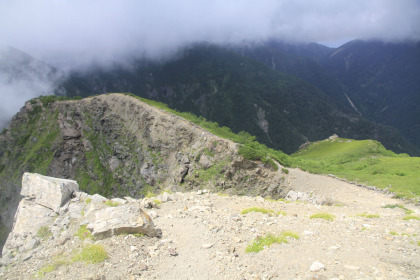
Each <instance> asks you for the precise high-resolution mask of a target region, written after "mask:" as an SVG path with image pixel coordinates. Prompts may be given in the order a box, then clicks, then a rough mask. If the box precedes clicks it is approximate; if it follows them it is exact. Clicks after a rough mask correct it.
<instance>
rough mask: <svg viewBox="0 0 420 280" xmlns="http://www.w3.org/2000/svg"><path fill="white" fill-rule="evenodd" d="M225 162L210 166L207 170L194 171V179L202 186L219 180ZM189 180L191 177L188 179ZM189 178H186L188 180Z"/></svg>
mask: <svg viewBox="0 0 420 280" xmlns="http://www.w3.org/2000/svg"><path fill="white" fill-rule="evenodd" d="M227 163H228V162H227V161H219V162H217V163H216V164H214V165H212V166H210V167H209V168H207V169H198V170H195V171H194V173H193V174H194V177H195V179H197V180H198V181H200V182H201V183H202V184H204V183H207V182H210V181H211V180H214V179H217V178H220V177H221V176H223V174H222V171H223V168H224V167H225V166H226V165H227ZM190 178H191V177H190ZM190 178H188V177H187V178H186V179H187V180H189V179H190Z"/></svg>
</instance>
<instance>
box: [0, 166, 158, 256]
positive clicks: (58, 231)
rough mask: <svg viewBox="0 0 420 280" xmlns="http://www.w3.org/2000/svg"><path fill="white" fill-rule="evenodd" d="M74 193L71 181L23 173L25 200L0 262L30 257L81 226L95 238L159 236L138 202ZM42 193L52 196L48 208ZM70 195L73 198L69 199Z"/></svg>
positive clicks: (64, 238)
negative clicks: (47, 243)
mask: <svg viewBox="0 0 420 280" xmlns="http://www.w3.org/2000/svg"><path fill="white" fill-rule="evenodd" d="M77 190H78V184H77V183H76V182H75V181H72V180H65V179H57V178H52V177H47V176H42V175H39V174H32V173H25V174H24V176H23V179H22V194H23V195H25V197H24V198H23V199H22V200H21V202H20V203H19V206H18V210H17V212H16V215H15V221H14V225H13V229H12V232H11V233H10V234H9V237H8V239H7V241H6V244H5V245H4V248H3V251H2V256H3V262H6V264H7V263H8V262H12V261H14V260H17V259H25V258H28V257H30V256H31V254H32V250H34V249H35V248H36V247H37V246H38V245H39V244H40V243H41V242H42V241H43V240H45V239H49V238H52V239H55V240H57V242H59V243H61V242H65V240H66V239H67V238H68V236H67V235H68V232H67V230H68V229H69V228H70V227H72V228H73V230H76V231H77V227H80V226H81V225H87V229H89V230H90V231H91V232H92V235H93V236H94V237H95V238H96V239H103V238H107V237H111V236H113V235H117V234H123V233H124V234H136V233H138V234H144V235H147V236H152V237H155V236H160V235H161V231H160V230H159V229H156V228H155V227H154V224H153V221H152V219H151V218H150V217H149V216H148V215H147V214H146V213H145V212H144V211H143V210H142V209H141V208H140V201H138V200H135V199H131V200H130V202H129V201H127V200H126V199H113V200H107V199H106V198H104V197H102V196H100V195H97V194H95V195H92V196H90V195H88V194H86V193H83V192H77ZM45 194H50V195H52V196H55V198H54V197H51V203H50V204H48V205H45V204H46V203H45V198H46V197H47V196H46V195H45ZM72 195H74V198H73V199H71V200H70V198H71V196H72ZM54 209H55V210H54ZM85 213H86V214H85ZM75 227H76V229H75Z"/></svg>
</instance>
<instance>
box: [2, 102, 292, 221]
mask: <svg viewBox="0 0 420 280" xmlns="http://www.w3.org/2000/svg"><path fill="white" fill-rule="evenodd" d="M51 101H52V100H49V99H48V98H40V99H34V100H31V101H30V102H27V103H26V105H25V106H24V107H23V108H22V109H21V111H20V112H19V113H18V114H17V115H16V116H15V117H14V118H13V120H12V122H11V124H10V127H9V128H8V129H7V130H5V131H4V132H3V133H2V134H1V135H0V192H1V195H0V200H1V201H0V203H1V222H2V224H3V225H2V227H3V228H4V226H6V227H7V228H10V227H11V223H12V221H13V216H14V213H15V211H16V207H17V203H18V202H19V200H20V198H21V197H20V195H19V193H20V188H21V183H20V178H21V177H22V174H23V173H24V172H37V173H40V174H43V175H48V176H54V177H60V178H68V179H73V180H77V181H78V182H79V185H80V188H81V190H82V191H85V192H88V193H99V194H102V195H104V196H114V197H115V196H119V197H122V196H124V195H130V196H132V197H143V196H145V195H146V194H147V193H148V192H159V191H160V190H164V189H170V190H178V191H179V190H181V191H183V190H191V189H198V188H207V189H211V190H213V191H220V192H226V193H235V194H250V195H251V194H252V195H257V194H259V195H270V196H272V197H279V196H281V195H284V194H285V193H286V190H285V187H284V185H285V184H284V178H283V176H282V174H281V171H274V170H273V168H272V167H271V166H270V165H266V164H264V163H262V162H260V161H250V160H247V159H244V158H243V157H242V156H241V155H240V154H239V153H238V146H239V144H236V143H234V142H232V141H229V140H226V139H222V138H220V137H217V136H215V135H213V134H211V133H210V132H208V131H206V130H204V129H202V128H200V127H198V126H196V125H195V124H193V123H191V122H189V121H186V120H184V119H182V118H180V117H178V116H175V115H172V114H170V113H168V112H165V111H163V110H160V109H157V108H155V107H153V106H150V105H148V104H146V103H144V102H142V101H140V100H138V99H136V98H133V97H131V96H127V95H122V94H107V95H100V96H96V97H91V98H86V99H82V100H76V101H75V100H72V101H54V102H51ZM280 170H281V168H280Z"/></svg>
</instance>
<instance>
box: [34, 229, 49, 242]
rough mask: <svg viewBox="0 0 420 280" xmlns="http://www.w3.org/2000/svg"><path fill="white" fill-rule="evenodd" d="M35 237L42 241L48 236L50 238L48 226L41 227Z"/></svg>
mask: <svg viewBox="0 0 420 280" xmlns="http://www.w3.org/2000/svg"><path fill="white" fill-rule="evenodd" d="M36 236H37V237H38V238H41V239H42V240H47V239H48V238H49V237H50V236H52V233H51V231H50V229H49V228H48V226H42V227H40V228H39V229H38V231H37V233H36Z"/></svg>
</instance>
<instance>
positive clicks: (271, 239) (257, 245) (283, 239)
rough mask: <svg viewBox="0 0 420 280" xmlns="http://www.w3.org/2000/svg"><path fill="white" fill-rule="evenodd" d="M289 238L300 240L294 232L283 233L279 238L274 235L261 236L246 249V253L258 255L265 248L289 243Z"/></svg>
mask: <svg viewBox="0 0 420 280" xmlns="http://www.w3.org/2000/svg"><path fill="white" fill-rule="evenodd" d="M288 237H290V238H294V239H299V235H298V234H297V233H295V232H292V231H283V232H281V233H280V234H279V235H277V236H275V235H272V234H267V235H266V236H264V237H260V236H259V237H257V238H255V239H254V241H253V242H252V243H251V244H249V245H248V246H247V247H246V249H245V252H247V253H251V252H254V253H258V252H260V251H262V250H263V249H264V248H268V247H270V246H271V245H272V244H274V243H278V244H281V243H288V240H287V238H288Z"/></svg>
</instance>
